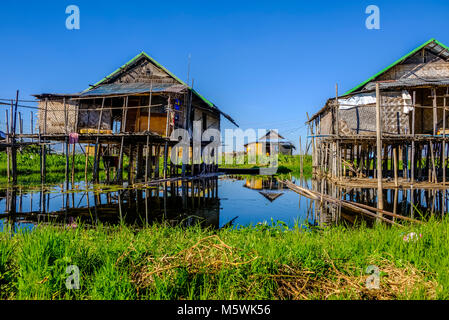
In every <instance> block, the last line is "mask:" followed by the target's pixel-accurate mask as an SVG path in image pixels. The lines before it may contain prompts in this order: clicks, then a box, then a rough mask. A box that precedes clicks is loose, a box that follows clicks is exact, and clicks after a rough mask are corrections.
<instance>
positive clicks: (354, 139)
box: [307, 39, 449, 186]
mask: <svg viewBox="0 0 449 320" xmlns="http://www.w3.org/2000/svg"><path fill="white" fill-rule="evenodd" d="M336 91H337V93H336V97H335V98H331V99H329V100H328V101H327V102H326V104H325V106H324V107H323V108H322V109H321V110H319V111H318V112H317V113H316V114H314V115H313V116H312V117H311V118H310V119H309V121H308V122H307V123H308V125H309V130H310V137H309V138H311V139H312V149H313V169H314V170H313V171H314V174H315V175H319V176H323V177H327V178H329V179H331V180H334V181H338V182H339V183H349V184H352V185H354V184H357V183H359V184H360V185H367V183H370V182H373V183H376V178H377V180H378V179H379V177H380V179H382V178H384V180H385V178H387V181H386V182H385V183H386V184H387V185H388V184H390V185H393V186H398V185H410V184H413V183H415V184H416V183H418V182H419V183H421V185H423V186H424V185H426V184H428V185H431V186H435V184H436V183H440V182H442V183H443V184H445V183H446V176H447V174H448V171H447V167H448V161H447V159H448V156H449V154H448V152H449V150H448V134H449V131H448V129H447V126H448V116H449V112H447V111H448V109H447V98H449V48H448V47H446V46H445V45H443V44H442V43H440V42H439V41H437V40H435V39H431V40H429V41H427V42H425V43H424V44H422V45H420V46H419V47H417V48H416V49H414V50H412V51H411V52H409V53H408V54H406V55H404V56H403V57H401V58H400V59H398V60H396V61H395V62H394V63H393V64H391V65H389V66H388V67H386V68H385V69H383V70H382V71H380V72H378V73H377V74H375V75H374V76H372V77H370V78H369V79H367V80H366V81H364V82H362V83H361V84H359V85H358V86H356V87H354V88H353V89H351V90H349V91H348V92H346V93H345V94H343V95H342V96H339V95H338V88H337V90H336ZM373 178H374V179H373Z"/></svg>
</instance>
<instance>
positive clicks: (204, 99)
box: [83, 51, 217, 108]
mask: <svg viewBox="0 0 449 320" xmlns="http://www.w3.org/2000/svg"><path fill="white" fill-rule="evenodd" d="M142 57H146V58H147V59H148V60H150V61H151V62H152V63H153V64H154V65H156V66H157V67H159V68H161V69H162V70H164V71H165V72H167V74H168V75H169V76H171V77H172V78H173V79H175V80H176V81H178V82H179V83H181V84H183V85H185V86H186V87H188V88H189V89H190V90H192V92H193V93H194V94H195V95H197V96H198V97H199V98H200V99H201V100H203V101H204V102H205V103H206V104H207V105H209V106H210V107H212V108H217V107H216V106H215V105H214V104H213V103H212V102H210V101H209V100H207V99H206V98H204V97H203V96H202V95H201V94H199V93H198V92H197V91H196V90H194V89H193V88H191V87H190V86H189V85H188V84H186V83H185V82H184V81H182V80H181V79H179V78H178V77H177V76H175V75H174V74H173V73H171V72H170V71H169V70H168V69H166V68H165V67H164V66H163V65H161V64H160V63H159V62H157V61H156V60H155V59H153V58H152V57H151V56H149V55H148V54H147V53H145V52H143V51H142V52H141V53H139V54H138V55H137V56H135V57H134V58H132V59H131V60H129V61H128V62H127V63H125V64H124V65H123V66H121V67H120V68H118V69H117V70H115V71H114V72H112V73H111V74H109V75H107V76H106V77H104V78H103V79H101V80H100V81H98V82H97V83H95V84H94V85H91V86H90V87H89V88H87V89H86V90H84V91H83V92H86V91H89V90H91V89H92V88H94V87H96V86H98V85H100V84H101V83H103V82H104V81H107V80H109V79H110V78H112V77H113V76H115V75H116V74H118V73H120V72H121V71H122V70H123V69H125V68H126V67H128V66H129V65H131V64H133V63H134V62H135V61H137V60H138V59H140V58H142Z"/></svg>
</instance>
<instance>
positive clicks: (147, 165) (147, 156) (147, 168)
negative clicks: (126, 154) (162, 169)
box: [145, 81, 153, 184]
mask: <svg viewBox="0 0 449 320" xmlns="http://www.w3.org/2000/svg"><path fill="white" fill-rule="evenodd" d="M152 98H153V81H151V83H150V96H149V97H148V100H149V101H148V123H147V131H148V132H147V145H146V151H145V184H147V183H148V179H149V176H150V174H151V168H150V156H151V155H150V154H152V152H150V134H151V133H150V132H151V131H150V128H151V126H150V124H151V102H152ZM151 148H152V147H151Z"/></svg>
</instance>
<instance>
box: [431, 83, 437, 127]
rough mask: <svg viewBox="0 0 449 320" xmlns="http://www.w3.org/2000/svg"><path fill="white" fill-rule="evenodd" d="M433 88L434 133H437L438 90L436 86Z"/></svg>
mask: <svg viewBox="0 0 449 320" xmlns="http://www.w3.org/2000/svg"><path fill="white" fill-rule="evenodd" d="M432 90H433V135H434V136H435V135H436V134H437V120H438V119H437V117H438V116H437V91H436V89H435V88H433V89H432Z"/></svg>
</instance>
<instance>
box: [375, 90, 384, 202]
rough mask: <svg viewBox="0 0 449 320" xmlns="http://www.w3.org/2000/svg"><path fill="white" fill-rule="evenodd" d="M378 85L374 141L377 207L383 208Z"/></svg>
mask: <svg viewBox="0 0 449 320" xmlns="http://www.w3.org/2000/svg"><path fill="white" fill-rule="evenodd" d="M380 100H381V96H380V87H379V83H376V137H377V138H376V143H377V208H378V209H380V210H383V208H384V204H383V186H382V158H381V157H382V136H381V134H382V133H381V123H382V122H381V121H382V120H381V112H380V103H381V102H380Z"/></svg>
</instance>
